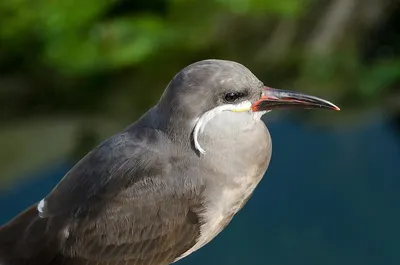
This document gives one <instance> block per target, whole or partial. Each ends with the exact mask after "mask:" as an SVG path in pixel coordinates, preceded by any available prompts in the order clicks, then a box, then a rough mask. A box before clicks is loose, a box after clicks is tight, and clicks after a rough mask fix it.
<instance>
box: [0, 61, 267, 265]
mask: <svg viewBox="0 0 400 265" xmlns="http://www.w3.org/2000/svg"><path fill="white" fill-rule="evenodd" d="M264 89H265V88H264V85H263V84H262V82H261V81H259V80H258V79H257V78H256V77H255V76H254V75H253V74H252V73H251V72H250V71H249V70H248V69H247V68H245V67H244V66H242V65H240V64H238V63H235V62H230V61H222V60H205V61H201V62H197V63H195V64H192V65H190V66H188V67H186V68H185V69H183V70H182V71H181V72H180V73H178V74H177V75H176V76H175V77H174V79H173V80H172V81H171V82H170V84H169V85H168V87H167V88H166V90H165V92H164V94H163V95H162V97H161V99H160V101H159V102H158V104H156V105H155V106H154V107H153V108H151V109H150V110H149V111H148V112H147V113H145V114H144V115H143V116H142V117H141V118H140V119H139V120H138V121H137V122H136V123H134V124H132V125H131V126H129V127H128V128H127V129H125V130H124V131H122V132H121V133H118V134H116V135H115V136H113V137H111V138H110V139H108V140H106V141H105V142H103V143H102V144H100V145H99V146H98V147H96V148H95V149H93V150H92V151H91V152H90V153H89V154H88V155H86V156H85V157H84V158H83V159H82V160H81V161H80V162H79V163H77V164H76V165H75V166H74V167H73V168H72V169H71V170H70V171H69V172H68V173H67V174H66V176H65V177H64V178H63V179H62V180H61V181H60V183H59V184H58V185H57V186H56V187H55V188H54V189H53V191H52V192H51V193H50V194H48V195H47V196H46V197H45V198H44V199H43V200H42V201H41V202H40V203H39V205H37V204H36V205H34V206H32V207H30V208H29V209H27V210H26V211H25V212H23V213H21V214H20V215H19V216H17V217H15V218H14V219H13V220H12V221H11V222H10V223H8V224H6V225H5V226H3V227H2V228H1V229H0V264H1V265H9V264H12V265H22V264H30V265H35V264H42V265H46V264H47V265H59V264H65V265H83V264H85V265H92V264H93V265H94V264H97V265H105V264H113V265H114V264H124V265H134V264H135V265H166V264H170V263H172V262H174V261H176V260H179V259H180V258H183V257H185V256H187V255H189V254H190V253H192V252H193V251H195V250H197V249H199V248H201V247H202V246H204V245H205V244H206V243H208V242H209V241H210V240H212V239H213V238H214V237H215V236H216V235H217V234H218V233H219V232H221V231H222V229H223V228H224V227H225V226H226V225H227V224H228V223H229V222H230V221H231V219H232V217H233V216H234V215H235V214H236V213H237V212H238V211H239V210H240V209H241V207H243V205H244V204H245V203H246V202H247V200H248V199H249V197H250V195H251V194H252V193H253V190H254V188H255V187H256V186H257V184H258V183H259V181H260V180H261V178H262V176H263V175H264V173H265V171H266V169H267V167H268V164H269V161H270V156H271V139H270V135H269V133H268V130H267V128H266V127H265V125H264V123H263V122H262V121H261V120H260V117H261V115H262V114H263V113H265V112H263V111H261V112H255V111H251V110H250V108H249V107H247V111H240V112H237V111H236V109H239V107H238V106H239V105H240V106H242V105H243V106H247V105H248V104H250V103H251V104H253V103H255V102H257V101H258V100H260V97H261V96H262V94H263V91H264ZM227 93H239V94H240V95H242V96H241V97H240V98H238V99H237V100H235V101H234V102H232V103H230V102H227V101H226V100H225V95H226V94H227ZM235 108H236V109H235ZM214 110H215V111H214ZM217 110H218V111H217ZM202 117H206V118H204V121H205V122H204V123H206V124H202V126H200V125H199V127H198V128H200V127H201V128H200V129H199V130H197V131H198V132H199V134H198V136H195V138H196V139H194V134H193V132H194V130H195V129H196V126H197V125H198V124H199V122H203V120H202ZM207 117H208V118H207ZM195 143H198V146H196V144H195ZM200 145H201V147H200ZM203 148H204V150H205V154H203V153H202V152H199V151H201V149H203ZM37 209H38V210H37Z"/></svg>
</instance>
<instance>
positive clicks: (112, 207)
mask: <svg viewBox="0 0 400 265" xmlns="http://www.w3.org/2000/svg"><path fill="white" fill-rule="evenodd" d="M149 144H150V143H146V142H141V141H139V144H138V141H137V140H135V141H132V140H131V136H129V135H125V134H121V135H119V136H117V137H114V138H112V139H111V140H110V141H109V142H106V143H105V144H102V145H101V146H99V147H98V148H96V149H95V150H94V151H92V152H91V153H89V154H88V155H87V156H86V157H85V158H84V159H83V160H82V161H81V162H80V163H78V164H77V165H76V167H74V168H73V169H72V170H71V171H70V172H69V173H68V174H67V175H66V176H65V177H64V179H63V180H62V181H61V182H60V183H59V184H58V185H57V186H56V187H55V188H54V190H53V191H52V192H51V193H50V194H49V195H48V196H47V197H46V198H45V199H44V200H43V201H42V202H41V203H40V204H39V206H38V209H39V212H40V213H41V216H42V218H45V219H46V218H48V219H49V220H60V218H61V219H63V220H65V225H63V228H62V230H61V231H60V233H59V236H60V237H61V238H62V242H61V251H60V253H59V254H58V256H57V257H56V258H55V260H54V262H53V263H51V264H67V265H69V264H74V265H80V264H136V265H153V264H154V265H155V264H157V265H159V264H169V263H171V262H173V261H174V260H175V259H176V258H177V257H179V256H180V255H181V254H183V253H184V252H185V251H187V250H188V249H190V248H191V247H192V246H193V245H194V244H195V243H196V240H197V238H198V236H199V233H200V223H199V218H198V213H199V211H201V202H200V192H201V187H199V186H196V185H195V184H193V183H190V180H188V178H186V179H183V177H184V176H172V175H171V174H174V173H173V172H174V170H173V166H175V165H174V164H171V162H170V160H171V159H170V158H168V157H167V158H165V157H164V156H162V155H161V154H157V152H156V151H154V150H153V151H151V148H149V147H148V146H149ZM179 178H182V179H179ZM50 225H51V224H50ZM109 262H110V263H109ZM118 262H120V263H118Z"/></svg>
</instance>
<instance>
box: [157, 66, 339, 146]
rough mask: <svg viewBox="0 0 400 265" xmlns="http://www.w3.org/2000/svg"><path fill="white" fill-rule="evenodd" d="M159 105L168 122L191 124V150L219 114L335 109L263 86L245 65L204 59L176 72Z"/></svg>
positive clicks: (325, 102) (293, 93)
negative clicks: (192, 142) (205, 128)
mask: <svg viewBox="0 0 400 265" xmlns="http://www.w3.org/2000/svg"><path fill="white" fill-rule="evenodd" d="M159 106H160V108H161V110H162V111H163V114H164V115H167V116H168V117H169V119H168V121H169V122H171V123H179V124H181V122H179V121H182V120H184V121H191V122H190V124H192V125H193V138H194V143H195V147H196V149H197V150H198V151H200V152H201V153H204V152H205V151H204V150H203V149H202V148H201V146H200V144H199V143H198V140H197V137H198V134H199V133H201V132H202V130H203V129H204V126H205V125H206V123H207V122H208V121H210V120H211V119H212V118H214V117H215V116H216V115H218V114H219V113H221V112H223V111H231V112H236V113H240V112H249V113H253V114H254V115H256V116H258V117H261V116H262V114H264V113H266V112H268V111H271V110H273V109H284V108H303V109H311V108H324V109H331V110H339V108H338V107H337V106H335V105H334V104H332V103H330V102H329V101H326V100H324V99H320V98H317V97H314V96H310V95H306V94H302V93H299V92H294V91H287V90H280V89H274V88H270V87H267V86H265V85H264V84H263V82H261V81H260V80H259V79H258V78H257V77H256V76H255V75H254V74H253V73H252V72H251V71H250V70H249V69H247V68H246V67H245V66H243V65H241V64H239V63H236V62H232V61H226V60H204V61H199V62H196V63H194V64H191V65H189V66H187V67H186V68H184V69H183V70H182V71H180V72H179V73H178V74H177V75H176V76H175V77H174V78H173V79H172V81H171V82H170V84H169V85H168V87H167V89H166V90H165V92H164V94H163V96H162V97H161V100H160V103H159Z"/></svg>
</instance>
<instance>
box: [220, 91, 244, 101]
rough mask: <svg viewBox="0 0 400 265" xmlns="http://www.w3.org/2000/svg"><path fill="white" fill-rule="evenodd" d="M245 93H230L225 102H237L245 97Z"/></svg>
mask: <svg viewBox="0 0 400 265" xmlns="http://www.w3.org/2000/svg"><path fill="white" fill-rule="evenodd" d="M243 95H244V94H243V93H240V92H230V93H228V94H226V95H225V100H226V101H228V102H235V101H236V100H237V99H238V98H241V97H243Z"/></svg>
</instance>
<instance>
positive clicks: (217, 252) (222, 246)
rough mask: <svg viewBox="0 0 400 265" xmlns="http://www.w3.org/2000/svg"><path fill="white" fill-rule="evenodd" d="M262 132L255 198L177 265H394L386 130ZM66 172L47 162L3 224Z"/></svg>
mask: <svg viewBox="0 0 400 265" xmlns="http://www.w3.org/2000/svg"><path fill="white" fill-rule="evenodd" d="M269 128H270V132H271V135H272V138H273V156H272V161H271V164H270V167H269V170H268V172H267V174H266V176H265V178H264V179H263V180H262V182H261V183H260V185H259V187H258V188H257V190H256V192H255V193H254V195H253V197H252V198H251V200H250V201H249V203H248V204H247V205H246V206H245V207H244V209H243V210H242V211H241V212H240V213H239V214H238V215H237V216H236V217H235V218H234V220H233V221H232V223H231V224H230V225H229V226H228V227H227V228H226V230H224V232H222V233H221V234H220V235H219V236H218V237H217V238H216V239H215V240H214V241H212V242H211V243H210V244H208V245H207V246H205V247H204V248H203V249H201V250H200V251H198V252H196V253H194V254H192V255H191V256H189V257H188V258H185V259H184V260H182V261H180V262H179V264H181V265H185V264H187V265H197V264H198V265H200V264H201V265H203V264H210V265H221V264H222V265H223V264H226V265H228V264H229V265H232V264H246V265H247V264H249V265H252V264H254V265H255V264H257V265H258V264H270V265H292V264H295V265H303V264H304V265H314V264H315V265H330V264H341V265H343V264H348V265H357V264H362V265H380V264H385V265H391V264H393V265H398V264H400V251H399V247H400V225H399V224H400V206H399V204H400V192H399V190H400V164H399V163H400V141H399V140H400V138H399V135H396V132H395V131H394V129H393V128H392V127H391V126H390V124H389V123H388V122H387V121H386V120H385V119H381V118H376V119H375V120H372V121H371V122H370V124H368V125H364V126H359V127H357V128H353V129H346V130H344V129H343V130H341V131H337V130H335V131H328V130H323V129H318V128H311V127H306V126H303V125H301V124H298V123H295V122H293V121H292V122H279V123H277V122H274V123H272V124H270V126H269ZM70 166H71V165H69V164H67V163H63V162H59V163H54V165H52V166H51V167H50V168H48V169H46V170H44V171H39V172H36V173H32V174H31V176H30V178H27V180H26V181H25V182H24V183H19V184H18V185H17V186H15V187H14V188H13V189H12V190H11V191H10V192H8V193H7V194H2V195H1V196H0V208H1V209H2V215H1V216H0V223H4V222H6V221H7V220H9V219H10V218H12V217H13V216H14V215H15V214H17V213H18V212H19V211H21V210H23V209H24V208H25V207H27V206H28V205H30V204H32V203H34V202H36V201H38V200H40V199H41V198H42V197H43V196H44V195H45V194H46V193H47V192H49V191H50V190H51V189H52V187H53V186H54V185H55V184H56V183H57V182H58V181H59V179H60V178H61V177H62V176H63V175H64V174H65V172H66V171H67V170H68V169H69V168H70Z"/></svg>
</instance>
